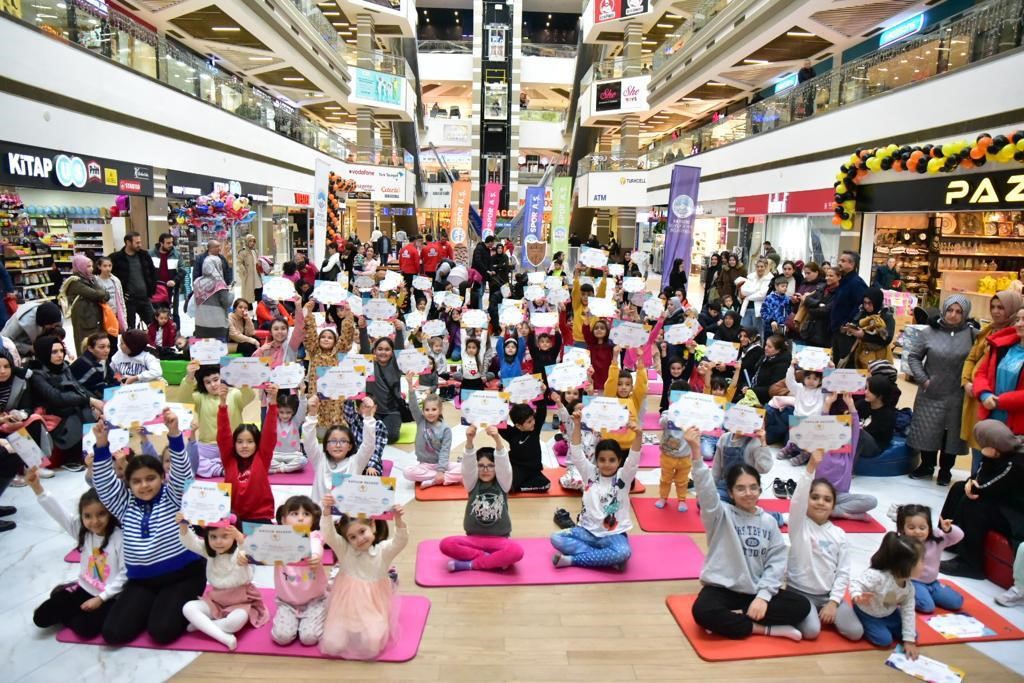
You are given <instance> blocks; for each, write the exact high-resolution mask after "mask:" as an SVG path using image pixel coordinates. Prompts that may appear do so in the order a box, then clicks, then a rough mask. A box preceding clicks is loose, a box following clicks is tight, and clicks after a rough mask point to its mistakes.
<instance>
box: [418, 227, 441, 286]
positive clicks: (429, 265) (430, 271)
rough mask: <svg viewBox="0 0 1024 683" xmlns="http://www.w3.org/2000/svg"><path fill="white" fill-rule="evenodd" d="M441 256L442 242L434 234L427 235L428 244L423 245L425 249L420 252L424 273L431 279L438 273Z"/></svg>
mask: <svg viewBox="0 0 1024 683" xmlns="http://www.w3.org/2000/svg"><path fill="white" fill-rule="evenodd" d="M441 258H442V254H441V243H440V242H438V241H436V240H435V239H434V238H433V236H431V235H427V238H426V244H425V245H424V246H423V251H422V252H420V261H421V262H422V263H423V274H424V275H425V276H427V277H429V278H430V279H431V280H433V279H434V275H435V274H436V273H437V266H438V265H439V264H440V263H441Z"/></svg>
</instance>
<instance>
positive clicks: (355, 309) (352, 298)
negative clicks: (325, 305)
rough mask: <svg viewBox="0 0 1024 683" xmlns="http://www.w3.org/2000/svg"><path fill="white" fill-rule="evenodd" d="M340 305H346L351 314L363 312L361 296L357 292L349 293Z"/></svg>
mask: <svg viewBox="0 0 1024 683" xmlns="http://www.w3.org/2000/svg"><path fill="white" fill-rule="evenodd" d="M341 305H342V306H347V307H348V309H349V310H350V311H352V314H353V315H362V314H363V297H361V296H359V295H358V294H349V295H348V298H347V299H345V301H343V302H342V303H341Z"/></svg>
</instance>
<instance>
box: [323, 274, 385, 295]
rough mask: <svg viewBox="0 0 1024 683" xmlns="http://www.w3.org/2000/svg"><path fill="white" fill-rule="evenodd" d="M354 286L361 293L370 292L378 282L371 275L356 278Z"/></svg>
mask: <svg viewBox="0 0 1024 683" xmlns="http://www.w3.org/2000/svg"><path fill="white" fill-rule="evenodd" d="M353 284H355V287H356V289H358V290H359V291H361V292H368V291H370V290H371V289H373V287H374V285H376V284H377V281H376V280H374V279H373V277H371V276H369V275H360V276H358V277H356V279H355V281H354V283H353ZM314 288H315V286H314Z"/></svg>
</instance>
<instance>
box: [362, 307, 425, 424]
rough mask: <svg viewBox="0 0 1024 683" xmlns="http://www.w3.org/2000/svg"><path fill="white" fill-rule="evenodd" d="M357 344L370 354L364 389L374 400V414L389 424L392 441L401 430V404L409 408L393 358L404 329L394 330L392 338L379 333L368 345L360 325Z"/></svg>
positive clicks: (403, 345)
mask: <svg viewBox="0 0 1024 683" xmlns="http://www.w3.org/2000/svg"><path fill="white" fill-rule="evenodd" d="M359 346H360V352H361V353H362V354H363V355H366V354H369V353H371V352H372V354H373V381H372V382H367V383H366V393H367V394H368V395H369V396H370V397H371V398H372V399H373V400H374V401H375V402H376V403H377V414H376V416H375V417H376V418H377V419H378V420H380V421H381V422H383V423H384V426H385V427H387V428H388V443H395V442H396V441H398V436H399V432H401V430H402V412H403V408H405V409H406V410H408V408H407V407H405V399H404V398H402V371H401V370H399V369H398V359H397V358H395V350H396V349H397V350H402V349H403V348H405V334H404V331H403V330H397V331H396V333H395V340H394V341H392V340H391V338H390V337H381V338H380V339H377V340H376V341H374V342H373V346H372V347H371V346H370V338H369V335H368V334H367V332H366V328H365V327H360V328H359ZM409 417H411V415H410V416H409ZM409 421H410V422H411V421H412V420H411V419H410V420H409Z"/></svg>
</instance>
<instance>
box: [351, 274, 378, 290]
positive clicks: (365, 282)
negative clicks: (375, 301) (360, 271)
mask: <svg viewBox="0 0 1024 683" xmlns="http://www.w3.org/2000/svg"><path fill="white" fill-rule="evenodd" d="M354 284H355V286H356V289H358V290H359V291H361V292H368V291H370V290H371V289H373V288H374V287H375V286H376V285H377V281H376V280H374V279H373V277H372V276H370V275H359V276H358V277H356V279H355V283H354Z"/></svg>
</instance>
